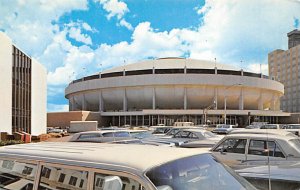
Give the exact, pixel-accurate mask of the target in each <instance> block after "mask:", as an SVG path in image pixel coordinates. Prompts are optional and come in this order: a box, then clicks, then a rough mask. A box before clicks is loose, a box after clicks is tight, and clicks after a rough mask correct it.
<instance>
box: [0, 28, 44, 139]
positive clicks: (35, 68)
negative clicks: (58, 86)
mask: <svg viewBox="0 0 300 190" xmlns="http://www.w3.org/2000/svg"><path fill="white" fill-rule="evenodd" d="M0 72H1V74H0V92H1V93H0V105H1V106H0V123H1V126H0V132H7V133H10V134H11V133H13V132H19V131H23V132H27V133H30V134H33V135H39V134H42V133H46V94H47V83H46V76H47V74H46V69H45V68H44V67H43V66H42V65H41V64H39V63H38V62H37V61H36V60H34V59H33V58H31V57H30V56H28V55H26V54H25V53H24V52H23V51H21V50H20V49H19V48H17V47H16V46H15V45H13V44H12V41H11V39H9V38H8V37H7V36H6V35H5V34H4V33H2V32H0Z"/></svg>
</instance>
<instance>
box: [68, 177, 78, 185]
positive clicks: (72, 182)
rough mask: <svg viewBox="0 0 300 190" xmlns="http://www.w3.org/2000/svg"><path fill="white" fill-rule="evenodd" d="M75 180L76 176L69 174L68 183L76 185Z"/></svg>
mask: <svg viewBox="0 0 300 190" xmlns="http://www.w3.org/2000/svg"><path fill="white" fill-rule="evenodd" d="M76 182H77V177H74V176H71V177H70V181H69V185H73V186H76Z"/></svg>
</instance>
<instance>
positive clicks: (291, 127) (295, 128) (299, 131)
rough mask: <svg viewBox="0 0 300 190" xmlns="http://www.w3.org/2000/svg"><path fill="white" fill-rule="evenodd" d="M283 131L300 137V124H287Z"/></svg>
mask: <svg viewBox="0 0 300 190" xmlns="http://www.w3.org/2000/svg"><path fill="white" fill-rule="evenodd" d="M283 129H285V130H287V131H289V132H292V133H294V134H295V135H297V136H300V124H287V125H284V126H283Z"/></svg>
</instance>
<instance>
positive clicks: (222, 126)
mask: <svg viewBox="0 0 300 190" xmlns="http://www.w3.org/2000/svg"><path fill="white" fill-rule="evenodd" d="M217 128H225V129H228V128H230V126H229V125H219V126H218V127H217Z"/></svg>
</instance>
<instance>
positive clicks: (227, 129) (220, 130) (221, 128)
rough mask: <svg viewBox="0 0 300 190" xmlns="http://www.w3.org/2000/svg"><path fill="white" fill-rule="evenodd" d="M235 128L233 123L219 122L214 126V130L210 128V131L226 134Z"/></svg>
mask: <svg viewBox="0 0 300 190" xmlns="http://www.w3.org/2000/svg"><path fill="white" fill-rule="evenodd" d="M235 129H236V126H235V125H226V124H219V125H217V126H216V128H215V129H214V130H212V132H213V133H217V134H228V133H230V132H231V131H233V130H235Z"/></svg>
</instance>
